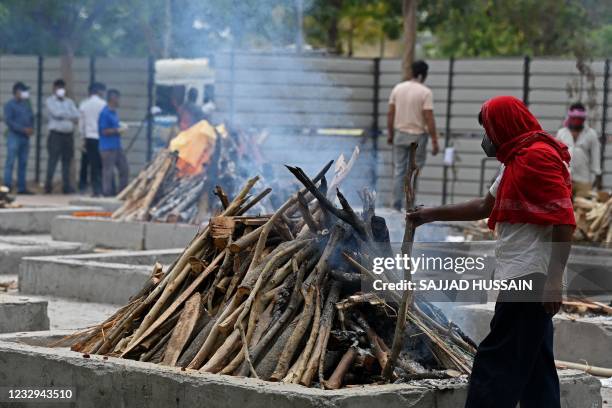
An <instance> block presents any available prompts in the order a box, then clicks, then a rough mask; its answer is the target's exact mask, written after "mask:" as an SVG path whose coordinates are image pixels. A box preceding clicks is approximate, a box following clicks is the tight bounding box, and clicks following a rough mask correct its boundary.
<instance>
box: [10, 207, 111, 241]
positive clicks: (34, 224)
mask: <svg viewBox="0 0 612 408" xmlns="http://www.w3.org/2000/svg"><path fill="white" fill-rule="evenodd" d="M100 210H101V209H100V208H99V207H82V206H57V207H22V208H3V209H0V234H3V235H6V234H45V233H49V232H50V231H51V221H52V220H53V219H54V218H55V217H57V216H59V215H70V214H72V213H74V212H75V211H100Z"/></svg>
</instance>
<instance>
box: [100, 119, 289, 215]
mask: <svg viewBox="0 0 612 408" xmlns="http://www.w3.org/2000/svg"><path fill="white" fill-rule="evenodd" d="M245 137H246V136H245V135H244V134H243V133H242V132H238V131H235V132H226V133H225V136H222V135H219V136H218V137H217V142H216V143H215V149H214V152H213V154H212V156H211V157H210V159H209V161H208V162H207V163H205V164H204V167H203V168H202V171H201V172H198V173H197V174H182V173H181V171H179V169H178V166H177V154H176V153H175V152H170V151H168V150H162V151H161V152H159V153H158V155H157V156H156V157H155V159H154V160H153V161H152V162H151V163H149V164H148V165H147V166H146V167H145V168H144V169H143V170H142V171H141V172H140V174H139V175H138V176H137V177H136V178H135V179H134V180H133V181H132V182H131V183H130V184H129V185H128V186H127V187H126V188H125V189H124V190H123V191H121V192H120V193H119V194H118V195H117V198H118V199H119V200H122V201H123V204H122V206H121V207H120V208H118V209H117V210H116V211H115V212H114V213H113V214H112V218H113V219H117V220H124V221H159V222H183V223H200V222H202V221H203V220H204V219H205V218H206V217H208V216H209V214H211V213H212V212H214V211H215V209H216V208H215V205H216V204H217V202H216V200H214V199H213V198H214V195H213V194H212V193H213V192H215V194H216V193H218V191H217V190H214V187H215V185H219V186H221V187H222V189H223V191H224V192H225V194H229V195H233V194H235V193H236V192H237V190H238V189H239V187H240V185H241V184H243V183H244V182H246V180H247V175H246V174H247V172H246V170H245V166H250V167H253V166H256V165H255V164H254V156H258V155H259V153H258V152H257V146H256V145H250V148H251V150H248V151H247V150H246V148H245V147H244V146H245V145H247V143H245ZM249 140H250V139H249ZM247 155H248V157H247ZM270 177H273V176H270ZM279 194H285V195H287V194H286V193H285V192H284V191H283V192H277V197H278V195H279ZM277 197H275V198H277ZM268 209H271V206H270V203H268V202H267V201H260V202H259V203H258V208H256V210H258V211H260V212H265V211H266V210H268Z"/></svg>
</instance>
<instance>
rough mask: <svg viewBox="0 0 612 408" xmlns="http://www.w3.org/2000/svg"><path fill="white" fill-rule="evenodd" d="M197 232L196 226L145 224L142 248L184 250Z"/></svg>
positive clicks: (159, 223)
mask: <svg viewBox="0 0 612 408" xmlns="http://www.w3.org/2000/svg"><path fill="white" fill-rule="evenodd" d="M197 232H198V226H197V225H191V224H168V223H161V222H147V223H146V224H145V238H144V248H145V249H164V248H185V247H186V246H187V245H189V243H190V242H191V240H192V239H193V237H195V235H196V233H197Z"/></svg>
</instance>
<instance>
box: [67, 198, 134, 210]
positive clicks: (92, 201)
mask: <svg viewBox="0 0 612 408" xmlns="http://www.w3.org/2000/svg"><path fill="white" fill-rule="evenodd" d="M68 203H69V204H70V205H76V206H90V207H100V208H101V209H102V210H103V211H109V212H114V211H115V210H116V209H118V208H119V207H121V206H122V205H123V201H121V200H117V199H116V198H115V197H87V196H82V197H77V198H74V199H72V200H70V201H69V202H68Z"/></svg>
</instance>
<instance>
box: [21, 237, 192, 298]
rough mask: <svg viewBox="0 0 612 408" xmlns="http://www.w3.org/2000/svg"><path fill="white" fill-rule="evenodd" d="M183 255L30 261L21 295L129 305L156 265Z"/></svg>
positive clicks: (24, 267)
mask: <svg viewBox="0 0 612 408" xmlns="http://www.w3.org/2000/svg"><path fill="white" fill-rule="evenodd" d="M181 252H182V249H170V250H156V251H113V252H108V253H99V254H82V255H62V256H43V257H26V258H23V260H22V262H21V265H20V268H19V292H20V293H24V294H42V295H51V296H59V297H63V298H70V299H79V300H83V301H86V302H100V303H114V304H125V303H127V301H128V299H129V298H130V296H132V295H134V294H135V293H136V292H138V291H139V290H140V289H141V288H142V286H143V284H144V282H145V280H146V279H147V278H148V277H149V276H150V274H151V267H152V265H153V264H154V263H155V262H156V261H157V262H160V263H162V264H164V265H167V264H170V263H171V262H172V261H173V260H174V259H175V258H176V256H178V255H179V254H180V253H181Z"/></svg>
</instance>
